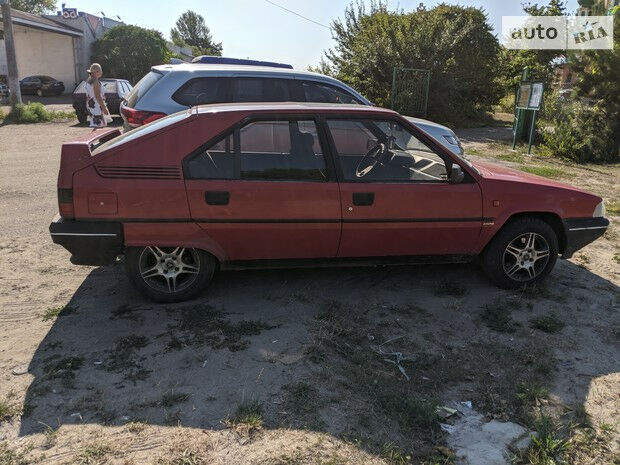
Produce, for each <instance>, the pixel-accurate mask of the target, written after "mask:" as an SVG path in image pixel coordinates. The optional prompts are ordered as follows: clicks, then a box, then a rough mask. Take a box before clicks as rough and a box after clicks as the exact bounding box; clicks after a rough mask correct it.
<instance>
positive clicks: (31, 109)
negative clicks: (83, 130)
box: [5, 102, 75, 124]
mask: <svg viewBox="0 0 620 465" xmlns="http://www.w3.org/2000/svg"><path fill="white" fill-rule="evenodd" d="M68 118H75V113H74V112H68V111H53V110H48V109H46V108H45V105H43V104H42V103H39V102H28V103H18V104H17V105H15V108H13V110H11V112H10V113H9V114H8V115H7V116H6V117H5V122H7V123H13V124H29V123H46V122H48V121H53V120H57V119H68Z"/></svg>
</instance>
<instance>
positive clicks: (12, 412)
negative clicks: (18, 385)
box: [0, 398, 21, 463]
mask: <svg viewBox="0 0 620 465" xmlns="http://www.w3.org/2000/svg"><path fill="white" fill-rule="evenodd" d="M20 412H21V409H20V408H19V406H18V405H17V403H16V402H15V401H14V400H12V399H10V398H7V399H4V400H0V423H2V422H3V421H7V420H10V419H11V418H13V417H15V416H17V415H19V414H20ZM0 463H1V462H0Z"/></svg>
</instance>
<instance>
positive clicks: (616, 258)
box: [614, 252, 620, 263]
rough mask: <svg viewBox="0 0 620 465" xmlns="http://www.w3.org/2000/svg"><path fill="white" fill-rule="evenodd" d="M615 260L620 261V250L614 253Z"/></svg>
mask: <svg viewBox="0 0 620 465" xmlns="http://www.w3.org/2000/svg"><path fill="white" fill-rule="evenodd" d="M614 262H616V263H620V252H616V253H615V254H614Z"/></svg>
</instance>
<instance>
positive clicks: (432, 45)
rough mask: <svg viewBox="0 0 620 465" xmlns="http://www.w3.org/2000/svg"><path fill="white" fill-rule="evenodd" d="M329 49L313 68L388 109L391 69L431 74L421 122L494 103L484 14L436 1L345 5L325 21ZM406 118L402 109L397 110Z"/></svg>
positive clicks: (471, 114) (455, 117)
mask: <svg viewBox="0 0 620 465" xmlns="http://www.w3.org/2000/svg"><path fill="white" fill-rule="evenodd" d="M332 35H333V38H334V40H335V42H336V45H335V48H334V49H330V50H328V51H326V52H325V59H324V60H322V62H321V64H320V66H319V68H318V70H319V71H322V72H326V73H328V74H332V75H334V76H336V77H337V78H339V79H341V80H343V81H345V82H347V83H348V84H350V85H351V86H352V87H354V88H355V89H356V90H358V91H360V92H361V93H362V94H364V95H365V96H366V97H367V98H368V99H370V100H372V101H373V102H375V103H377V104H379V105H382V106H389V104H390V94H391V87H392V73H393V70H394V68H418V69H428V70H430V71H431V84H430V91H429V100H428V117H429V118H430V119H433V120H437V121H442V122H446V123H455V124H457V123H459V122H461V121H463V120H465V119H474V118H476V117H479V116H480V110H484V109H487V108H489V106H490V105H491V104H493V103H495V102H496V101H497V99H498V98H499V92H498V87H497V86H496V85H495V79H494V75H495V73H496V69H497V65H498V61H497V54H498V51H499V46H498V43H497V39H496V38H495V37H494V36H493V34H492V32H491V26H490V25H489V23H488V21H487V17H486V15H485V13H484V12H483V11H482V10H480V9H477V8H472V7H462V6H453V5H446V4H440V5H438V6H436V7H434V8H431V9H426V8H424V7H423V6H420V7H419V8H418V9H417V10H415V11H412V12H408V13H405V12H403V11H389V10H388V9H387V6H386V5H385V4H384V3H380V2H379V3H377V2H372V3H371V4H370V8H369V9H367V8H366V6H365V5H364V3H360V2H358V3H357V4H351V5H350V6H349V7H348V8H347V9H346V10H345V14H344V19H343V20H340V19H337V20H335V21H333V22H332ZM401 110H402V111H404V112H405V113H406V109H401Z"/></svg>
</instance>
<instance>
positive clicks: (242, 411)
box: [230, 401, 263, 429]
mask: <svg viewBox="0 0 620 465" xmlns="http://www.w3.org/2000/svg"><path fill="white" fill-rule="evenodd" d="M230 423H231V424H233V425H235V426H238V425H244V426H246V427H249V428H253V429H259V428H261V427H262V426H263V406H262V405H261V403H260V402H258V401H252V402H244V403H242V404H240V405H239V406H238V407H237V410H236V411H235V413H234V415H233V416H232V417H231V418H230Z"/></svg>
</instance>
